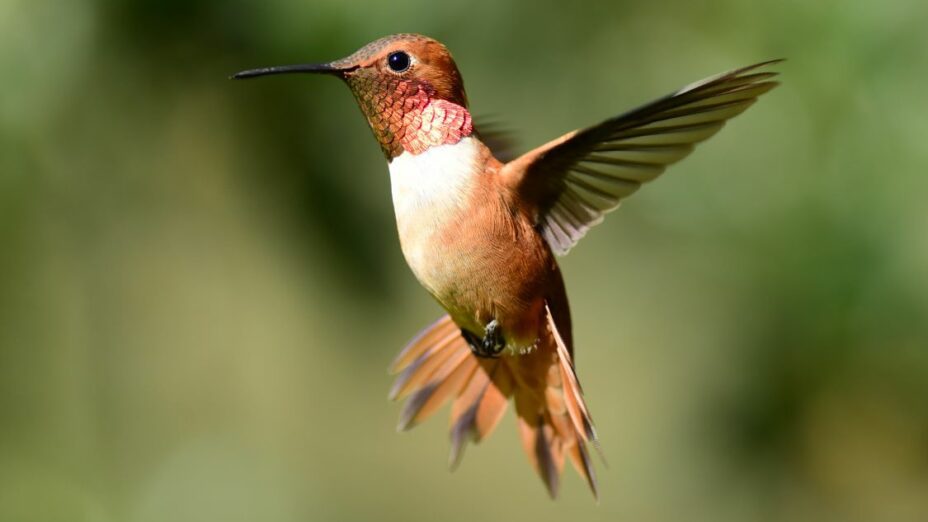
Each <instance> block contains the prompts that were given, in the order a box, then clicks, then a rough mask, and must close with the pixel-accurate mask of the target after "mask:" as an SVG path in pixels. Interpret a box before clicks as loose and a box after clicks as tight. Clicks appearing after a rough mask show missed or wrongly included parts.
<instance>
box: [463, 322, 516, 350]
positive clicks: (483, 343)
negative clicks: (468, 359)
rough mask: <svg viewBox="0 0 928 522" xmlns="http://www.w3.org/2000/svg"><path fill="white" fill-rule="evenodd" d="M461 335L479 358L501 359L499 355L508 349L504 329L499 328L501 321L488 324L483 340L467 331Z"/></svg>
mask: <svg viewBox="0 0 928 522" xmlns="http://www.w3.org/2000/svg"><path fill="white" fill-rule="evenodd" d="M461 335H462V336H464V339H465V340H466V341H467V344H469V345H470V350H471V351H472V352H473V353H474V355H476V356H477V357H483V358H493V357H499V354H500V353H501V352H502V351H503V348H505V347H506V341H505V340H504V339H503V332H502V329H501V328H500V327H499V321H497V320H496V319H493V320H492V321H490V322H489V323H487V325H486V327H485V328H484V334H483V338H480V337H478V336H477V335H474V334H473V333H471V332H468V331H467V330H463V329H462V330H461Z"/></svg>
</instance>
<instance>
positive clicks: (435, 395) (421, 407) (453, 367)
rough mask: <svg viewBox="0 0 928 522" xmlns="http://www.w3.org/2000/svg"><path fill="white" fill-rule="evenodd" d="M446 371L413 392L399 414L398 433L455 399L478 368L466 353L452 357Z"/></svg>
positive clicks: (437, 373) (435, 375) (438, 372)
mask: <svg viewBox="0 0 928 522" xmlns="http://www.w3.org/2000/svg"><path fill="white" fill-rule="evenodd" d="M445 366H446V367H448V368H447V369H442V370H439V371H437V372H436V373H435V374H433V375H432V377H431V380H430V381H429V382H428V384H426V385H424V386H422V387H421V388H419V389H418V390H416V391H415V392H414V393H413V394H412V395H410V396H409V399H408V400H407V401H406V404H405V405H404V406H403V412H402V413H401V414H400V422H399V426H398V429H399V430H400V431H403V430H407V429H409V428H411V427H413V426H415V425H416V424H419V423H420V422H422V421H424V420H425V419H427V418H429V417H430V416H431V415H432V414H433V413H435V411H436V410H438V409H439V408H441V406H442V405H444V404H445V402H446V401H447V400H448V399H449V398H450V397H453V396H456V395H457V394H458V393H459V392H460V391H461V389H462V388H463V387H464V385H466V384H467V381H468V379H470V376H471V375H472V374H473V372H474V369H476V367H477V362H476V361H475V360H474V358H473V357H471V356H470V353H468V352H467V351H464V352H461V353H459V354H455V355H454V356H453V357H452V358H451V359H449V360H448V362H446V363H445Z"/></svg>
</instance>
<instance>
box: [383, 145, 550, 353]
mask: <svg viewBox="0 0 928 522" xmlns="http://www.w3.org/2000/svg"><path fill="white" fill-rule="evenodd" d="M479 147H480V144H479V142H476V140H474V139H473V138H465V139H464V140H462V141H460V142H459V143H457V144H455V145H443V146H439V147H434V148H431V149H429V150H428V151H426V152H424V153H422V154H419V155H417V156H413V155H409V154H408V153H407V154H404V155H402V156H399V157H397V158H394V160H393V161H392V162H391V163H390V178H391V186H392V192H393V204H394V209H395V212H396V222H397V228H398V231H399V236H400V244H401V246H402V250H403V255H404V256H405V258H406V262H407V263H408V264H409V267H410V268H411V269H412V271H413V273H414V274H415V276H416V278H417V279H418V280H419V282H420V283H421V284H422V286H423V287H425V288H426V290H428V291H429V293H431V294H432V296H434V297H435V299H436V300H438V302H439V303H440V304H441V305H442V306H443V307H444V308H445V309H446V310H447V311H448V312H449V313H450V314H451V316H452V317H453V318H454V320H455V322H457V323H458V325H460V326H462V327H464V328H466V329H468V330H471V331H473V332H475V333H478V334H479V333H481V332H483V329H484V327H485V326H486V324H487V323H488V322H489V321H491V320H493V319H499V320H500V322H504V321H505V322H512V323H514V322H517V321H521V316H522V315H525V313H526V311H528V310H529V309H532V308H534V307H536V306H537V304H538V303H540V301H539V300H538V299H537V297H538V296H535V295H533V292H534V290H535V289H537V288H540V287H542V286H544V285H538V284H535V283H537V282H538V280H539V279H540V278H544V277H546V276H547V274H546V273H537V274H535V273H533V270H531V269H528V270H527V268H526V267H530V266H535V265H536V264H537V263H533V262H532V261H534V259H529V258H530V257H531V252H532V251H533V249H531V248H524V246H523V245H519V244H518V243H516V242H515V241H514V239H513V237H511V236H509V235H507V234H506V233H503V232H501V231H500V230H499V227H491V226H489V223H491V222H493V220H492V219H488V216H490V214H491V213H492V212H498V211H499V210H498V209H499V206H498V205H497V204H496V203H495V202H493V201H489V200H490V199H492V197H491V196H490V197H488V196H486V195H484V196H483V197H473V195H474V191H475V190H477V183H478V182H479V180H478V179H477V176H480V175H486V174H480V173H478V172H476V171H477V169H476V168H475V166H476V165H477V164H479V162H477V161H475V157H476V156H477V155H478V154H479V153H480V149H479ZM481 217H482V218H481ZM539 271H540V272H543V270H541V269H539ZM507 317H508V318H509V320H508V321H507V320H506V319H507ZM510 333H512V332H510ZM517 337H522V336H517ZM525 337H526V338H525V339H515V338H513V336H511V335H507V340H512V341H514V342H515V343H516V344H531V343H533V342H534V340H535V334H534V333H530V334H527V335H526V336H525Z"/></svg>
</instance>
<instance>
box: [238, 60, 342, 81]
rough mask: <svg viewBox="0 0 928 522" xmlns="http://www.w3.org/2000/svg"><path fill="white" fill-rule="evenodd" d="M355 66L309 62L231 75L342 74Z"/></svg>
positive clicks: (254, 76)
mask: <svg viewBox="0 0 928 522" xmlns="http://www.w3.org/2000/svg"><path fill="white" fill-rule="evenodd" d="M354 69H355V67H335V66H334V65H332V64H330V63H307V64H301V65H279V66H276V67H263V68H261V69H249V70H247V71H242V72H237V73H235V74H233V75H232V76H230V77H229V78H230V79H232V80H245V79H248V78H256V77H258V76H267V75H269V74H295V73H304V74H333V75H335V76H342V75H343V74H344V73H346V72H348V71H351V70H354Z"/></svg>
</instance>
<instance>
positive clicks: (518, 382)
mask: <svg viewBox="0 0 928 522" xmlns="http://www.w3.org/2000/svg"><path fill="white" fill-rule="evenodd" d="M545 314H546V321H547V325H548V328H547V332H546V333H547V335H544V336H542V339H540V340H539V344H538V348H537V349H536V350H535V351H533V352H532V353H530V354H524V355H513V356H508V355H504V356H502V357H499V358H496V359H480V358H477V357H475V356H474V355H473V354H472V353H471V351H470V347H469V346H468V345H467V342H466V341H465V340H464V338H463V337H462V336H461V335H460V330H459V329H458V327H457V325H455V324H454V322H453V321H452V320H451V318H450V317H449V316H447V315H446V316H444V317H442V318H441V319H439V320H438V321H436V322H435V323H434V324H432V325H431V326H429V327H428V328H426V329H425V330H423V331H422V332H421V333H420V334H419V335H418V336H416V338H415V339H413V340H412V341H411V342H410V343H409V345H408V346H407V347H406V348H405V349H404V350H403V351H402V352H401V353H400V354H399V356H397V358H396V360H394V362H393V364H392V365H391V368H390V369H391V372H393V373H399V375H398V376H397V378H396V381H395V382H394V384H393V388H392V389H391V390H390V398H391V399H394V400H395V399H403V398H407V400H406V403H405V405H404V406H403V411H402V413H401V414H400V421H399V426H398V429H400V430H406V429H409V428H411V427H412V426H415V425H416V424H418V423H419V422H422V421H424V420H425V419H426V418H428V417H429V416H431V415H432V414H433V413H435V411H436V410H438V409H439V408H440V407H441V406H442V405H443V404H444V403H445V402H446V401H448V400H451V401H452V407H451V433H450V435H451V454H450V456H449V464H450V466H451V467H452V469H453V468H454V467H456V466H457V465H458V463H459V462H460V459H461V456H462V454H463V450H464V447H465V446H466V444H467V441H468V440H473V441H474V442H475V443H479V442H480V441H482V440H484V439H486V438H487V437H489V436H490V434H491V433H493V430H494V429H495V428H496V426H497V425H498V424H499V421H500V420H501V419H502V417H503V414H504V413H505V412H506V407H507V406H508V404H509V398H510V397H513V398H514V400H515V405H516V415H517V416H518V424H519V433H520V435H521V439H522V446H523V448H524V449H525V452H526V454H527V455H528V458H529V461H530V462H531V463H532V466H533V467H534V468H535V471H536V472H537V473H538V474H539V475H540V476H541V479H542V481H544V483H545V486H546V487H547V489H548V493H549V494H550V495H551V497H552V498H554V497H556V496H557V492H558V484H559V479H560V475H561V472H562V471H563V469H564V461H565V457H566V458H569V459H570V461H571V463H572V464H573V466H574V468H576V470H577V472H579V473H580V475H581V476H583V477H584V478H585V479H586V481H587V484H589V487H590V490H591V491H592V492H593V496H594V497H597V498H598V490H597V483H596V474H595V471H594V469H593V464H592V461H591V459H590V455H589V451H588V450H587V443H592V444H594V445H596V444H597V440H596V432H595V431H594V429H593V423H592V420H591V418H590V415H589V411H588V410H587V407H586V404H585V403H584V401H583V395H582V392H581V389H580V384H579V382H578V380H577V375H576V373H575V371H574V367H573V362H572V361H571V358H570V354H569V351H568V349H567V346H566V345H565V344H564V341H563V339H562V338H561V335H560V334H559V333H558V331H557V327H556V326H555V323H554V319H553V317H552V316H551V312H550V310H549V309H548V308H547V307H546V308H545Z"/></svg>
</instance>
